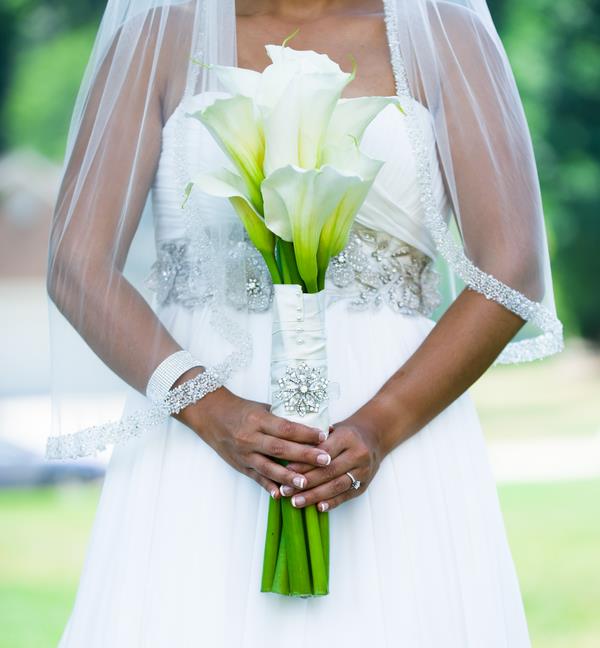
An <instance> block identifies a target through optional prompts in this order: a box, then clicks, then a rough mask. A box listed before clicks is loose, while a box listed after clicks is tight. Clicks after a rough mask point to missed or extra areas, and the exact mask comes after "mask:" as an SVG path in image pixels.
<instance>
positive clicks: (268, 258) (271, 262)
mask: <svg viewBox="0 0 600 648" xmlns="http://www.w3.org/2000/svg"><path fill="white" fill-rule="evenodd" d="M261 254H262V257H263V259H264V260H265V263H266V264H267V268H268V269H269V273H270V274H271V280H272V281H273V283H276V284H280V283H284V281H283V279H282V277H281V272H280V271H279V266H278V265H277V260H276V259H275V253H273V252H272V253H271V254H265V253H262V252H261Z"/></svg>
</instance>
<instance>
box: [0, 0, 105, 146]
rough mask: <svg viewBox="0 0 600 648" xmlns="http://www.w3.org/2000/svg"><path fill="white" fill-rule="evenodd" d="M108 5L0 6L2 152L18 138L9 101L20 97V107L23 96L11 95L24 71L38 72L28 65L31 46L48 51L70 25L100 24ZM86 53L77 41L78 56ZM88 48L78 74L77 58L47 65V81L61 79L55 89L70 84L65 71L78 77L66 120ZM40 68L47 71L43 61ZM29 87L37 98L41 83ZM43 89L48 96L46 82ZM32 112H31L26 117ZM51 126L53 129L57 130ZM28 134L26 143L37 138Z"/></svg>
mask: <svg viewBox="0 0 600 648" xmlns="http://www.w3.org/2000/svg"><path fill="white" fill-rule="evenodd" d="M105 6H106V1H105V0H53V1H52V2H50V1H49V0H2V5H1V6H0V119H1V120H2V123H3V124H7V125H8V128H2V129H0V152H1V151H2V150H5V149H6V148H8V147H9V146H11V145H14V144H15V138H14V137H13V133H15V130H14V129H13V128H12V126H13V120H12V119H11V115H10V114H7V113H8V112H10V104H13V109H14V108H15V106H14V104H15V103H16V104H17V107H18V101H17V102H15V101H12V95H13V89H14V85H15V84H16V85H19V83H21V82H22V79H23V76H26V75H27V74H28V73H30V72H33V73H35V72H36V70H34V69H33V68H32V67H28V66H27V61H25V64H24V65H23V58H25V59H26V58H27V57H28V56H29V57H30V58H31V52H33V51H40V50H42V51H43V48H44V46H45V45H46V44H48V43H51V42H52V41H54V40H56V39H60V38H61V36H63V35H65V34H68V33H69V32H70V31H71V30H77V29H82V28H85V27H90V26H97V24H98V22H99V20H100V17H101V15H102V10H103V8H104V7H105ZM88 38H90V39H93V33H90V34H89V36H88ZM92 42H93V41H92V40H90V43H89V47H91V44H92ZM88 49H89V48H88ZM81 53H82V51H81V47H79V48H77V47H75V48H74V51H73V52H72V54H75V55H76V56H77V55H78V54H81ZM87 53H88V52H87V49H86V50H85V51H84V54H85V55H84V57H83V60H81V66H80V67H81V69H80V70H79V69H78V67H75V70H74V72H75V75H78V77H79V78H77V76H75V75H74V74H73V66H72V59H71V65H67V66H66V67H65V68H62V69H61V68H55V69H48V70H47V72H48V73H49V75H48V76H47V77H46V78H45V84H44V85H48V84H50V83H52V81H53V80H54V81H55V82H57V83H58V84H59V85H62V87H61V88H60V89H57V90H55V92H56V93H57V94H58V93H59V92H61V93H62V91H63V90H65V85H66V84H65V83H64V82H62V84H61V81H62V77H63V75H64V74H65V73H66V75H67V76H70V77H72V78H73V77H74V80H75V89H74V90H72V89H71V88H68V89H67V94H66V99H67V100H66V101H64V102H63V104H64V108H67V110H66V111H64V112H63V113H62V115H60V117H59V119H60V120H61V123H63V124H64V122H65V115H66V114H68V112H69V110H70V108H72V104H73V100H74V98H75V97H74V93H75V92H76V89H77V85H78V82H79V80H80V78H81V74H82V73H83V67H84V65H85V59H86V58H87ZM39 63H41V64H42V71H43V63H44V61H43V60H41V61H38V64H39ZM49 67H50V68H52V62H50V66H49ZM37 73H38V76H42V75H40V69H39V67H38V69H37ZM25 85H27V84H25ZM9 88H10V90H11V92H10V95H11V97H9V92H8V90H9ZM68 90H70V92H69V91H68ZM29 91H30V92H32V93H33V94H32V95H31V97H30V98H29V101H30V102H34V101H35V97H36V95H37V89H36V88H35V87H30V88H29ZM41 95H42V96H41V97H40V99H42V100H43V99H44V90H43V88H42V89H41ZM26 100H27V99H26ZM54 103H56V101H54ZM41 105H44V104H43V103H42V102H40V101H38V108H39V106H41ZM40 112H41V111H39V112H38V114H40ZM30 116H31V115H29V114H27V117H30ZM21 121H23V120H21ZM30 125H31V123H30V124H29V126H30ZM62 130H64V129H62ZM62 130H61V129H60V128H59V131H58V132H59V133H61V132H62ZM22 131H23V129H18V128H17V129H16V134H17V135H22ZM48 132H49V133H54V132H56V131H48ZM64 136H66V131H64V133H63V138H64ZM28 139H29V141H28V140H27V139H26V140H25V142H24V143H28V144H35V143H36V142H35V141H32V139H31V138H28ZM17 141H18V142H19V143H21V142H22V140H17ZM42 141H43V138H42ZM39 148H40V150H41V151H42V152H44V153H48V152H49V151H48V147H45V146H43V145H42V146H40V147H39ZM52 152H54V153H56V147H54V149H53V150H52Z"/></svg>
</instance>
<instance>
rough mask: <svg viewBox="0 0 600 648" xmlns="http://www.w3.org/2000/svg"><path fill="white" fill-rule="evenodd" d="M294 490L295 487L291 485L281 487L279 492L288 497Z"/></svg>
mask: <svg viewBox="0 0 600 648" xmlns="http://www.w3.org/2000/svg"><path fill="white" fill-rule="evenodd" d="M293 490H294V489H293V488H292V487H291V486H280V487H279V492H280V493H281V494H282V495H283V497H287V496H288V495H291V494H292V491H293Z"/></svg>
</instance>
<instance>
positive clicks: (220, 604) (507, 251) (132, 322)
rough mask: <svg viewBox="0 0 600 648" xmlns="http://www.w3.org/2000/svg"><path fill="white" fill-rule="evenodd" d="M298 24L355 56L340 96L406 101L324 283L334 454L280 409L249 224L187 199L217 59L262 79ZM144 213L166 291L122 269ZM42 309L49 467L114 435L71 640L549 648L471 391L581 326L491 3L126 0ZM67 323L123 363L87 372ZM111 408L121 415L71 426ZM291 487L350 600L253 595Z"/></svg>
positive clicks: (78, 136) (62, 216)
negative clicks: (530, 624) (561, 299)
mask: <svg viewBox="0 0 600 648" xmlns="http://www.w3.org/2000/svg"><path fill="white" fill-rule="evenodd" d="M298 27H299V28H300V29H299V32H298V34H297V35H296V36H295V37H294V39H293V41H292V42H291V43H290V46H291V47H293V48H294V49H296V50H314V51H316V52H320V53H324V54H327V55H328V56H329V57H330V58H331V59H332V60H333V61H336V62H337V63H339V64H340V66H341V67H342V68H344V69H346V70H349V69H350V68H351V67H352V60H351V58H350V55H352V56H353V57H354V59H355V61H356V65H357V75H356V78H355V80H354V81H353V82H352V83H350V84H349V85H348V86H347V88H346V89H345V91H344V96H345V97H364V96H385V97H388V96H396V95H397V96H398V97H399V100H400V104H401V106H402V108H403V110H404V114H402V113H401V112H400V111H398V110H397V109H396V108H395V107H393V106H388V107H387V108H385V109H384V110H383V111H382V112H381V113H379V115H378V116H377V117H376V118H375V119H374V120H373V122H372V123H371V124H370V125H369V126H368V128H367V130H366V131H365V133H364V136H363V138H362V142H361V148H362V150H364V152H365V153H367V154H368V155H370V156H371V157H373V158H375V159H379V160H382V161H383V162H384V164H383V167H382V168H381V171H380V172H379V174H378V176H377V177H376V179H375V182H374V184H373V186H372V188H371V190H370V192H369V194H368V196H367V199H366V201H365V203H364V204H363V206H362V208H361V210H360V211H359V214H358V216H357V219H356V223H355V224H354V226H353V229H352V231H351V234H350V237H349V239H348V243H347V245H346V248H345V249H344V251H343V252H342V253H341V254H340V255H338V256H337V257H336V258H335V259H334V260H333V261H332V264H331V266H330V269H329V271H328V274H327V281H326V292H327V300H328V301H327V310H326V316H327V317H326V322H327V323H326V326H327V354H328V364H329V379H330V381H331V383H332V384H336V385H337V393H338V396H337V397H332V399H331V402H330V414H331V420H332V421H333V422H334V424H333V426H332V428H331V433H330V434H329V436H328V437H327V438H325V436H326V435H325V434H323V431H319V430H316V429H314V428H311V427H308V426H305V425H302V424H301V423H294V422H291V421H288V420H286V419H285V418H280V417H278V416H275V415H274V414H272V413H271V412H270V411H269V405H268V403H269V402H270V400H269V399H270V393H269V362H270V332H271V329H270V327H271V310H270V304H271V297H272V284H271V283H270V280H269V276H268V273H267V272H266V268H265V266H264V263H263V262H262V259H261V257H260V256H258V255H257V251H256V249H255V248H253V246H252V244H251V243H250V242H249V240H248V238H247V236H245V235H244V231H243V228H242V226H241V225H240V223H239V222H238V219H237V217H236V215H235V212H234V211H233V210H232V209H231V207H230V205H229V203H228V202H227V201H225V200H223V199H218V198H214V197H210V196H207V195H204V194H202V193H201V192H199V191H198V192H196V191H194V192H192V194H191V196H190V200H189V201H188V202H187V203H186V204H185V206H183V207H182V202H183V195H184V190H185V187H186V185H187V183H188V182H189V181H190V178H192V177H193V176H194V174H197V173H198V172H199V171H207V170H211V169H212V170H214V169H215V168H218V167H220V166H222V165H224V164H226V160H225V156H224V154H223V153H222V152H221V151H220V149H219V148H218V147H217V146H216V144H215V143H214V141H213V140H212V138H211V136H210V135H209V133H208V131H207V130H206V129H205V127H204V126H202V125H201V124H200V122H198V121H197V120H194V119H190V118H189V117H188V115H189V114H190V113H192V112H194V111H195V110H198V109H200V108H202V107H204V106H207V105H209V104H210V103H211V102H212V101H214V99H215V98H216V97H218V96H219V93H221V94H222V89H221V88H220V87H219V85H218V83H217V80H216V78H215V75H214V74H213V72H212V71H211V65H213V64H221V65H236V66H238V67H242V68H248V69H252V70H259V71H261V70H263V69H264V68H265V67H266V66H267V65H268V64H269V60H268V58H267V56H266V52H265V48H264V46H265V45H266V44H269V43H275V44H280V43H282V41H284V39H285V38H286V37H287V36H288V35H290V34H291V33H292V32H294V30H296V28H298ZM142 214H146V215H150V216H151V217H152V219H153V231H154V239H155V245H154V246H149V245H147V244H145V245H144V244H143V240H142V243H141V245H140V244H138V248H139V249H141V259H142V261H141V262H142V265H144V270H145V275H146V278H145V280H139V279H138V278H137V277H136V274H135V272H133V271H131V272H130V269H129V267H128V266H126V261H127V258H128V255H129V252H130V249H131V248H132V247H135V245H136V240H137V241H138V243H139V236H140V232H141V230H142V228H140V226H139V224H140V219H141V217H142ZM136 232H137V236H136ZM139 258H140V254H138V259H139ZM138 265H139V261H138ZM48 290H49V295H50V297H51V300H52V302H53V306H52V308H53V312H52V327H53V328H52V331H53V335H52V343H53V353H54V366H55V369H56V372H57V373H56V378H55V385H54V386H55V392H56V394H57V395H56V404H57V408H56V411H57V414H58V415H57V417H56V420H57V422H58V423H59V424H60V425H59V428H55V430H54V431H53V434H52V436H51V438H50V439H49V441H48V456H49V457H51V458H67V457H78V456H84V455H87V454H92V453H94V452H96V451H99V450H102V449H103V448H104V447H105V446H106V445H107V444H114V450H113V454H112V457H111V460H110V464H109V466H108V470H107V474H106V479H105V482H104V486H103V490H102V495H101V499H100V503H99V507H98V512H97V516H96V521H95V525H94V528H93V532H92V537H91V542H90V545H89V548H88V554H87V559H86V563H85V568H84V570H83V574H82V577H81V582H80V585H79V590H78V593H77V599H76V602H75V606H74V609H73V611H72V614H71V616H70V619H69V622H68V624H67V627H66V629H65V631H64V634H63V637H62V640H61V643H60V646H61V648H83V647H85V648H96V647H97V648H100V647H102V648H107V647H110V648H134V647H142V646H144V647H146V648H150V647H153V648H159V647H160V648H163V647H167V646H168V647H169V648H170V647H177V648H183V647H185V646H190V647H191V646H207V647H210V648H220V647H228V648H234V647H235V648H239V647H258V646H260V647H261V648H268V647H270V646H280V645H285V646H288V647H289V648H300V646H302V647H303V648H304V647H306V646H310V647H313V648H319V647H321V646H323V647H324V646H343V645H363V644H365V643H368V645H371V646H377V647H384V646H403V647H406V648H424V647H432V648H433V647H435V648H439V647H441V646H443V647H444V648H465V647H467V646H469V647H472V648H482V647H483V646H485V648H492V647H495V646H498V647H500V646H503V647H506V646H510V648H517V647H524V646H528V645H529V639H528V631H527V625H526V621H525V617H524V612H523V606H522V601H521V595H520V592H519V586H518V582H517V578H516V575H515V570H514V566H513V562H512V558H511V555H510V550H509V547H508V545H507V540H506V535H505V531H504V526H503V521H502V517H501V513H500V509H499V505H498V499H497V495H496V490H495V484H494V481H493V477H492V474H491V471H490V466H489V463H488V459H487V456H486V449H485V444H484V440H483V436H482V431H481V428H480V424H479V421H478V418H477V414H476V412H475V409H474V406H473V403H472V401H471V398H470V395H469V392H468V391H467V390H468V388H469V387H470V386H471V385H472V384H473V383H474V381H476V380H477V379H478V378H479V376H481V375H482V373H483V372H484V371H485V370H486V369H487V368H488V367H489V366H490V365H492V364H493V363H494V362H503V363H510V362H520V361H527V360H534V359H538V358H542V357H545V356H547V355H550V354H552V353H555V352H558V351H559V350H560V349H561V347H562V327H561V324H560V322H559V320H558V319H557V317H556V313H555V309H554V302H553V295H552V281H551V275H550V266H549V261H548V249H547V244H546V235H545V230H544V221H543V213H542V208H541V200H540V194H539V186H538V180H537V174H536V168H535V162H534V158H533V153H532V148H531V140H530V136H529V132H528V129H527V124H526V121H525V117H524V114H523V110H522V106H521V102H520V100H519V95H518V92H517V89H516V86H515V84H514V79H513V76H512V73H511V70H510V67H509V64H508V62H507V59H506V55H505V53H504V50H503V48H502V45H501V43H500V41H499V38H498V35H497V33H496V31H495V28H494V26H493V24H492V21H491V18H490V15H489V12H488V10H487V6H486V4H485V2H484V0H455V1H439V2H436V1H434V0H383V1H382V0H302V1H299V0H237V2H234V1H233V0H196V1H194V0H188V1H184V0H173V1H171V2H167V1H166V0H155V1H153V0H138V1H135V2H127V3H122V2H118V1H117V0H109V2H108V6H107V8H106V11H105V15H104V17H103V20H102V23H101V25H100V28H99V31H98V35H97V38H96V42H95V45H94V49H93V52H92V55H91V58H90V62H89V65H88V68H87V70H86V74H85V77H84V80H83V83H82V87H81V90H80V93H79V96H78V99H77V103H76V106H75V111H74V114H73V119H72V123H71V129H70V132H69V139H68V143H67V154H66V162H65V168H64V176H63V182H62V184H61V188H60V194H59V198H58V201H57V205H56V210H55V218H54V222H53V227H52V232H51V240H50V263H49V275H48ZM149 291H150V292H149ZM55 307H57V308H55ZM74 332H76V333H77V335H78V336H81V338H83V339H84V340H85V342H86V343H87V345H89V347H91V349H92V350H93V351H94V352H95V354H96V355H97V356H98V357H99V358H100V359H101V361H102V363H100V362H97V361H96V362H95V361H94V359H93V358H92V357H91V355H90V356H89V357H88V356H87V355H86V354H85V353H84V352H81V354H78V355H77V356H76V357H75V358H74V359H69V360H67V343H66V342H65V339H66V338H67V337H68V336H69V335H70V334H71V333H74ZM94 362H95V363H94ZM107 385H109V386H107ZM115 390H124V391H125V393H126V395H127V400H126V405H125V409H124V411H123V413H122V415H121V417H120V418H119V419H118V420H116V421H107V420H106V419H105V417H104V416H103V415H102V413H98V414H97V415H96V413H95V412H94V411H91V409H92V408H91V407H89V408H88V407H86V408H81V407H80V408H79V410H78V412H75V409H74V408H71V413H70V414H68V415H67V414H65V411H66V410H64V409H63V405H65V404H66V405H68V404H69V403H71V404H73V402H74V401H75V402H76V401H77V400H78V397H80V396H81V394H82V393H86V394H87V393H89V392H90V391H93V392H95V393H98V392H103V393H104V394H105V395H106V394H107V393H110V394H113V393H114V391H115ZM499 397H501V395H499ZM82 409H84V410H85V411H82ZM76 414H77V415H76ZM281 460H286V461H288V462H289V463H288V464H287V465H283V464H282V462H281ZM359 482H360V485H359V484H358V483H359ZM353 486H355V487H356V486H358V487H357V488H355V487H353ZM269 497H274V498H280V497H290V498H292V502H293V505H294V506H295V507H297V508H301V507H305V506H308V505H311V504H316V505H318V507H319V509H320V510H322V511H325V510H327V511H330V525H331V574H330V593H329V595H327V596H324V597H320V598H308V599H297V598H289V597H282V596H277V595H273V594H264V593H261V592H260V591H259V588H260V570H261V566H262V551H263V546H264V535H265V525H266V513H267V509H268V503H269Z"/></svg>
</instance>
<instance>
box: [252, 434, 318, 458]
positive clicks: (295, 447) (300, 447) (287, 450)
mask: <svg viewBox="0 0 600 648" xmlns="http://www.w3.org/2000/svg"><path fill="white" fill-rule="evenodd" d="M256 450H257V451H258V452H260V453H262V454H264V455H267V456H268V457H274V458H275V459H283V460H285V461H289V462H299V463H303V464H310V465H311V466H328V465H329V464H330V463H331V455H329V454H328V453H327V452H325V451H324V450H321V449H320V448H315V447H314V446H309V445H305V444H303V443H296V442H294V441H286V440H285V439H280V438H277V437H272V436H270V435H268V434H262V435H261V437H260V442H259V447H258V448H256Z"/></svg>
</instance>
